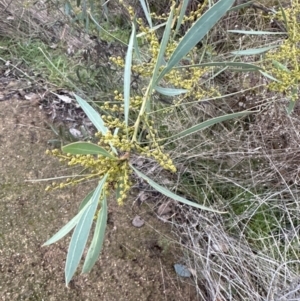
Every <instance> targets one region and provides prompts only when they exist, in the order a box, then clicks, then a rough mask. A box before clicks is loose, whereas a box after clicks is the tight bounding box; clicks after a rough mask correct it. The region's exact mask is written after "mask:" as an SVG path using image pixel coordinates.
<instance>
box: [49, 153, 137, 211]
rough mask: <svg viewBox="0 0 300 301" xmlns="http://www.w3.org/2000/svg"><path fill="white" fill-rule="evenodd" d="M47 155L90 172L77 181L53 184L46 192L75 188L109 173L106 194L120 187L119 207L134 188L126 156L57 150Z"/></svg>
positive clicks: (75, 178)
mask: <svg viewBox="0 0 300 301" xmlns="http://www.w3.org/2000/svg"><path fill="white" fill-rule="evenodd" d="M46 153H47V154H51V155H52V156H55V157H57V158H59V160H60V161H61V162H66V163H67V164H68V165H69V166H77V165H79V166H82V167H83V168H84V169H87V170H88V171H89V172H90V173H89V174H87V175H82V176H80V178H79V179H77V177H74V178H68V179H67V180H66V181H65V182H64V183H60V184H56V183H55V182H53V183H52V185H51V186H48V187H47V188H46V190H50V189H52V190H54V189H58V188H64V187H67V186H74V185H77V184H79V183H81V182H83V181H86V180H89V179H92V178H101V177H102V176H104V175H105V174H107V173H108V177H107V181H106V183H105V184H104V191H105V194H106V195H109V194H110V190H111V188H116V187H117V186H118V187H117V188H118V190H119V196H118V199H117V201H118V203H119V205H122V204H123V201H124V199H125V198H126V196H127V193H128V191H129V189H130V187H131V186H132V183H131V182H130V177H129V176H130V174H131V172H132V170H131V169H130V167H129V162H128V160H127V158H126V157H125V159H124V156H122V157H120V158H108V157H104V156H102V155H72V154H64V153H62V152H60V151H59V150H57V149H55V150H51V151H50V150H47V152H46ZM118 183H122V184H118Z"/></svg>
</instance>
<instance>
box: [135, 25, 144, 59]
mask: <svg viewBox="0 0 300 301" xmlns="http://www.w3.org/2000/svg"><path fill="white" fill-rule="evenodd" d="M135 28H136V27H135ZM133 49H134V53H135V55H136V58H137V59H138V60H139V61H140V62H142V57H141V53H140V49H139V43H138V39H137V35H136V34H135V35H134V41H133Z"/></svg>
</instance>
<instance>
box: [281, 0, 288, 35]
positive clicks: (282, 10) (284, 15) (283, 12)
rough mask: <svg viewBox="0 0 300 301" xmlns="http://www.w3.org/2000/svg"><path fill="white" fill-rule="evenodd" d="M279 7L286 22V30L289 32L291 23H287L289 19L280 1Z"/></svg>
mask: <svg viewBox="0 0 300 301" xmlns="http://www.w3.org/2000/svg"><path fill="white" fill-rule="evenodd" d="M279 7H280V12H281V14H282V17H283V20H284V25H285V29H286V31H287V32H289V23H288V21H287V17H286V14H285V11H284V8H283V7H282V5H281V3H280V1H279Z"/></svg>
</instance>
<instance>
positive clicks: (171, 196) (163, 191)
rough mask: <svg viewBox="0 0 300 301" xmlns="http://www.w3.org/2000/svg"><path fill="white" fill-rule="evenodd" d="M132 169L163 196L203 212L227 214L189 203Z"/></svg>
mask: <svg viewBox="0 0 300 301" xmlns="http://www.w3.org/2000/svg"><path fill="white" fill-rule="evenodd" d="M131 168H132V169H133V170H134V171H135V173H136V174H137V175H138V176H139V177H140V178H142V179H144V180H145V181H146V182H147V183H148V184H149V185H150V186H152V187H153V188H154V189H156V190H157V191H158V192H160V193H162V194H163V195H165V196H167V197H169V198H171V199H173V200H175V201H178V202H181V203H183V204H186V205H189V206H192V207H195V208H199V209H202V210H205V211H211V212H216V213H225V212H221V211H218V210H214V209H211V208H208V207H206V206H202V205H199V204H197V203H195V202H191V201H189V200H187V199H185V198H183V197H181V196H179V195H177V194H175V193H173V192H172V191H170V190H168V189H167V188H165V187H162V186H160V185H159V184H157V183H156V182H154V181H153V180H151V179H150V178H148V177H147V176H146V175H144V174H143V173H141V172H140V171H138V170H137V169H135V168H134V167H133V166H132V165H131Z"/></svg>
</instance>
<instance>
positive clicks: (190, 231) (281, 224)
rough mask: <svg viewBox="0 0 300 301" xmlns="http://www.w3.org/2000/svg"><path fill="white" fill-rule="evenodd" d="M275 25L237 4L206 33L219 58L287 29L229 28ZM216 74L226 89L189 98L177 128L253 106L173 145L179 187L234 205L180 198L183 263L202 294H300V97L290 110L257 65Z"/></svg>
mask: <svg viewBox="0 0 300 301" xmlns="http://www.w3.org/2000/svg"><path fill="white" fill-rule="evenodd" d="M269 2H270V1H269ZM271 4H273V5H275V2H274V3H272V2H270V3H269V5H271ZM277 26H278V24H274V23H272V22H270V18H269V17H268V16H267V15H266V14H265V11H264V10H261V11H259V10H257V9H253V8H248V9H247V10H246V11H244V13H243V14H237V13H235V12H233V13H231V14H230V15H229V16H227V17H226V18H225V19H224V20H222V22H221V23H220V25H219V26H218V27H216V29H215V30H214V31H213V32H212V33H211V36H210V39H209V41H208V42H207V44H208V45H214V47H215V48H214V49H215V50H216V52H217V54H216V57H215V58H213V59H212V60H214V61H222V60H223V61H224V60H227V58H228V57H229V55H228V54H229V51H231V50H236V49H237V48H238V49H239V48H241V49H247V48H256V47H262V46H265V45H271V44H273V45H274V44H280V42H281V39H284V36H282V37H280V38H278V36H277V37H276V38H274V36H273V37H269V36H264V37H263V38H261V37H259V38H258V37H257V36H256V37H255V36H253V37H251V38H246V39H242V40H239V39H237V37H236V36H233V35H231V34H230V35H229V34H228V33H227V32H226V30H227V29H244V30H250V29H252V30H265V31H268V30H269V31H270V30H273V31H274V30H277V31H279V30H280V28H277ZM222 37H223V38H222ZM260 59H262V57H257V58H254V59H253V57H249V58H247V57H244V58H243V61H244V62H255V61H257V60H260ZM209 84H210V85H213V86H215V87H218V89H219V91H222V93H223V97H222V98H220V99H215V100H209V101H202V102H201V101H199V102H198V103H187V104H185V105H182V106H181V107H180V109H179V110H177V111H176V114H174V115H170V117H169V119H168V120H165V121H164V126H166V127H167V128H168V131H169V132H171V133H173V134H175V133H178V132H180V131H182V130H183V129H185V128H187V127H189V126H192V125H195V124H198V123H200V122H202V121H203V120H206V119H208V118H212V117H216V116H220V115H222V114H224V113H232V112H237V111H241V110H252V111H253V114H251V115H248V116H247V117H244V118H240V119H239V120H234V121H232V122H227V123H224V124H223V125H218V126H214V127H212V128H209V129H207V130H204V131H202V132H201V133H197V134H193V135H190V136H188V137H185V138H183V139H181V140H177V141H176V145H174V144H172V145H170V150H171V151H172V153H173V158H174V159H175V161H176V163H177V166H178V167H179V174H178V177H177V189H178V190H179V191H181V192H183V193H185V195H188V196H189V197H190V198H193V199H198V200H199V199H200V200H201V201H202V202H203V203H204V204H205V205H206V206H207V205H210V206H212V207H215V208H218V209H219V210H225V211H227V214H224V215H220V216H213V215H211V214H207V213H205V212H199V211H197V210H194V209H191V208H187V207H184V206H183V207H182V206H178V208H177V210H178V214H177V217H178V216H179V217H180V218H179V219H178V218H176V217H175V218H174V220H173V221H172V224H173V225H174V226H175V229H176V230H175V232H177V233H178V231H179V239H181V240H182V242H183V245H184V246H185V247H186V249H185V250H186V253H185V256H184V258H185V263H186V265H188V266H189V267H190V268H191V270H192V271H193V272H194V278H195V285H196V288H197V291H198V295H199V300H208V301H220V300H222V301H223V300H224V301H225V300H251V301H252V300H253V301H256V300H285V301H287V300H299V298H300V278H299V272H300V251H299V250H300V249H299V246H300V241H299V234H300V231H299V230H300V223H299V220H300V213H299V209H300V208H299V206H300V203H299V197H298V195H299V167H298V165H299V164H298V162H299V156H300V149H299V142H300V141H299V132H300V123H299V113H300V112H299V105H298V104H297V105H296V106H295V109H294V111H293V113H292V114H291V115H288V114H287V111H286V109H287V106H288V104H289V100H288V99H285V98H284V96H283V95H278V94H274V93H271V92H269V91H268V89H267V87H266V84H267V81H266V80H265V79H264V78H263V77H262V76H260V75H259V74H251V73H239V74H232V73H230V72H227V71H226V72H225V73H222V75H221V76H217V77H214V76H212V79H211V81H210V82H209Z"/></svg>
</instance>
